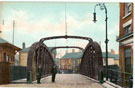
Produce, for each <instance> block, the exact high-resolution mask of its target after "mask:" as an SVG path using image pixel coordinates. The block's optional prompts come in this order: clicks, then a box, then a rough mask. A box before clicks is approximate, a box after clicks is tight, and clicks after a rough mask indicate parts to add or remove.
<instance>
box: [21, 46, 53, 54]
mask: <svg viewBox="0 0 135 88" xmlns="http://www.w3.org/2000/svg"><path fill="white" fill-rule="evenodd" d="M51 48H52V47H49V50H50V49H51ZM29 49H30V47H27V48H24V49H22V50H21V51H20V52H29ZM52 52H53V53H56V49H55V50H53V51H52Z"/></svg>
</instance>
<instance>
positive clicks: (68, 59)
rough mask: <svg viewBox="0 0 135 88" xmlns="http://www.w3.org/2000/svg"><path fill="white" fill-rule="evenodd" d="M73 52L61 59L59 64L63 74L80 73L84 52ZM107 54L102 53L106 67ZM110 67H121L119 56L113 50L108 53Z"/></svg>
mask: <svg viewBox="0 0 135 88" xmlns="http://www.w3.org/2000/svg"><path fill="white" fill-rule="evenodd" d="M74 51H75V50H72V52H71V53H66V54H65V55H64V56H63V57H62V58H61V59H60V63H59V68H60V70H61V72H62V73H78V70H79V65H80V63H81V59H82V55H83V52H74ZM105 54H106V53H105V52H102V58H103V65H104V66H105V65H106V63H105V57H106V55H105ZM108 65H117V66H119V56H118V54H116V53H115V51H114V50H113V49H112V50H111V52H109V53H108Z"/></svg>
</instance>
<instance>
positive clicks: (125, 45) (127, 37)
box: [117, 3, 134, 73]
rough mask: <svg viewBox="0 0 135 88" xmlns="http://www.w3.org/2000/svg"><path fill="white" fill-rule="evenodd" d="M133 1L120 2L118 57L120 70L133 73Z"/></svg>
mask: <svg viewBox="0 0 135 88" xmlns="http://www.w3.org/2000/svg"><path fill="white" fill-rule="evenodd" d="M133 11H134V10H133V3H120V25H119V29H120V30H119V37H118V38H117V41H118V42H119V54H120V56H119V58H120V68H121V71H122V72H128V73H133Z"/></svg>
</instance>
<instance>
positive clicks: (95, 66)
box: [27, 35, 103, 81]
mask: <svg viewBox="0 0 135 88" xmlns="http://www.w3.org/2000/svg"><path fill="white" fill-rule="evenodd" d="M61 38H64V39H69V38H72V39H82V40H87V41H88V44H87V45H86V47H85V49H83V48H81V47H78V46H59V47H53V48H52V49H51V50H49V48H48V46H47V45H46V44H45V43H44V41H47V40H52V39H61ZM58 48H78V49H80V50H82V51H83V55H82V60H81V64H80V67H79V73H80V74H82V75H85V76H87V77H90V78H93V79H95V80H98V79H99V71H101V70H103V60H102V51H101V47H100V45H99V44H98V43H97V42H95V41H93V40H92V39H91V38H89V37H83V36H69V35H65V36H52V37H45V38H42V39H40V40H39V41H38V42H35V43H33V44H32V45H31V47H30V50H29V52H28V60H27V74H28V76H27V80H28V81H29V76H30V75H29V72H30V71H31V72H32V80H33V81H34V80H36V75H37V69H38V68H39V67H40V68H41V70H42V77H46V76H48V75H50V74H51V68H52V67H53V66H54V65H55V60H54V58H53V56H52V54H51V51H53V50H54V49H58Z"/></svg>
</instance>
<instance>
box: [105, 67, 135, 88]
mask: <svg viewBox="0 0 135 88" xmlns="http://www.w3.org/2000/svg"><path fill="white" fill-rule="evenodd" d="M105 75H106V74H105V69H104V77H105ZM132 79H133V78H132V74H131V73H127V72H121V71H119V70H115V69H108V81H110V82H112V83H114V84H117V85H119V86H122V87H128V88H132V85H133V81H132Z"/></svg>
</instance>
